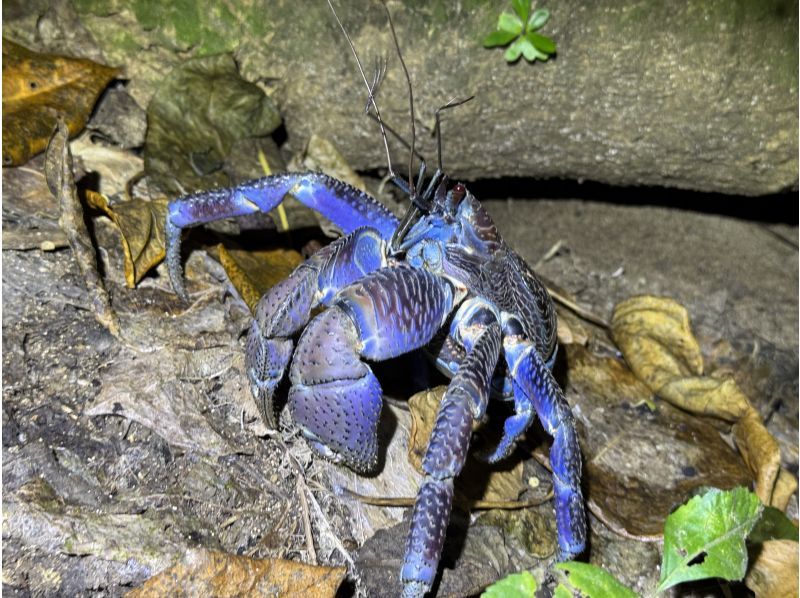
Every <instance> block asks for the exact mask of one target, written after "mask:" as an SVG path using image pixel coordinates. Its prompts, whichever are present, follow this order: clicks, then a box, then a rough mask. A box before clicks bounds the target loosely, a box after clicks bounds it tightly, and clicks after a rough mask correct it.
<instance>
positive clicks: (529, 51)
mask: <svg viewBox="0 0 800 598" xmlns="http://www.w3.org/2000/svg"><path fill="white" fill-rule="evenodd" d="M521 39H522V40H523V41H522V55H523V56H524V57H525V60H527V61H528V62H534V61H535V60H536V59H537V58H538V59H539V60H547V58H548V56H547V54H545V53H544V52H540V51H539V50H537V49H536V47H535V46H534V45H533V44H532V43H531V42H530V40H528V39H527V38H525V37H523V38H521Z"/></svg>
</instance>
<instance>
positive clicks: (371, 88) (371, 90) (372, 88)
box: [328, 0, 413, 178]
mask: <svg viewBox="0 0 800 598" xmlns="http://www.w3.org/2000/svg"><path fill="white" fill-rule="evenodd" d="M328 6H329V7H330V9H331V12H332V13H333V16H334V18H335V19H336V22H337V23H338V24H339V28H340V29H341V30H342V33H343V34H344V38H345V39H346V40H347V43H348V44H350V50H352V52H353V56H354V57H355V59H356V64H358V72H359V73H361V78H362V79H363V80H364V85H366V86H367V94H368V95H367V107H369V105H370V104H372V107H373V108H374V109H375V114H376V115H377V117H378V124H379V125H380V126H381V136H382V137H383V147H384V149H385V150H386V164H387V166H388V168H389V176H391V177H392V178H394V177H395V176H396V175H395V173H394V169H393V168H392V156H391V155H390V154H389V141H388V140H387V138H386V130H385V129H384V127H383V119H382V118H381V111H380V109H379V108H378V104H377V102H376V101H375V93H377V89H378V86H379V85H380V80H381V78H382V75H381V74H380V69H376V73H375V77H374V80H373V83H372V85H370V84H369V81H367V76H366V75H365V74H364V67H363V66H362V65H361V59H360V58H359V57H358V52H356V47H355V45H354V44H353V40H352V39H350V35H348V33H347V29H345V28H344V25H343V24H342V21H341V19H340V18H339V15H338V14H336V9H335V8H333V4H332V3H331V0H328ZM384 6H385V5H384ZM387 10H388V9H387ZM389 24H391V19H390V21H389ZM392 31H394V28H392ZM396 41H397V40H396V39H395V42H396ZM401 60H402V57H401ZM403 68H405V65H403ZM412 145H413V144H412Z"/></svg>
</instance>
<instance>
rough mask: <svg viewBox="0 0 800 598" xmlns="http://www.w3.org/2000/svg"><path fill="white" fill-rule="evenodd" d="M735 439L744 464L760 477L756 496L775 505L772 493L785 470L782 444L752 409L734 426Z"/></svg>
mask: <svg viewBox="0 0 800 598" xmlns="http://www.w3.org/2000/svg"><path fill="white" fill-rule="evenodd" d="M733 438H734V440H735V441H736V446H737V447H738V448H739V452H740V453H741V454H742V458H743V459H744V462H745V463H747V466H748V467H749V468H750V471H752V472H753V473H754V474H755V475H756V494H757V495H758V498H760V499H761V502H762V503H764V504H765V505H769V504H771V502H772V490H773V488H774V486H775V481H776V480H777V479H778V471H780V468H781V452H780V447H779V446H778V442H777V441H776V440H775V439H774V438H773V437H772V434H770V433H769V432H768V431H767V428H766V427H764V422H762V421H761V416H760V415H759V414H758V412H757V411H756V410H755V409H753V408H752V407H751V408H750V409H749V410H748V411H747V413H745V414H744V416H743V417H742V418H741V419H740V420H739V421H737V422H736V423H735V424H733Z"/></svg>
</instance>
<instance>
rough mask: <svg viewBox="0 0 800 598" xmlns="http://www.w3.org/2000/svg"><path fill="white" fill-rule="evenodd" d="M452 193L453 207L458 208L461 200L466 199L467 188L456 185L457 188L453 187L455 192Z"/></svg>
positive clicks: (459, 184)
mask: <svg viewBox="0 0 800 598" xmlns="http://www.w3.org/2000/svg"><path fill="white" fill-rule="evenodd" d="M450 193H452V194H453V195H452V197H453V205H454V206H457V205H458V204H460V203H461V200H462V199H464V196H465V195H466V194H467V188H466V187H464V185H462V184H461V183H456V186H455V187H453V190H452V191H451V192H450Z"/></svg>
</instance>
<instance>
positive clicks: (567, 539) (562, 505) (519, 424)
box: [497, 336, 586, 560]
mask: <svg viewBox="0 0 800 598" xmlns="http://www.w3.org/2000/svg"><path fill="white" fill-rule="evenodd" d="M503 348H504V350H505V355H506V361H507V363H508V368H509V371H510V372H511V377H512V381H513V386H514V400H515V404H516V409H517V415H514V416H513V417H511V418H509V419H508V421H507V422H506V427H505V434H504V437H503V440H502V441H501V443H500V444H501V446H500V447H498V449H497V454H498V455H499V456H502V454H504V453H507V452H508V451H509V450H510V448H511V447H512V446H513V442H514V439H515V438H516V437H517V436H518V435H519V434H521V433H522V432H523V431H524V429H525V428H526V427H527V425H528V423H529V422H530V419H531V418H532V417H533V414H532V410H533V409H535V410H536V413H537V414H538V415H539V419H540V420H541V422H542V425H543V426H544V429H545V430H547V433H548V434H550V435H551V436H552V437H553V445H552V447H551V448H550V465H551V467H552V469H553V494H554V496H555V510H556V528H557V531H558V545H559V558H560V559H561V560H568V559H571V558H573V557H575V556H577V555H578V554H580V553H581V552H582V551H583V549H584V547H585V545H586V515H585V513H584V505H583V495H582V493H581V485H580V482H581V450H580V446H579V444H578V434H577V431H576V429H575V418H574V417H573V415H572V411H571V410H570V407H569V404H568V403H567V401H566V399H565V398H564V393H563V392H562V391H561V388H560V387H559V386H558V383H557V382H556V381H555V378H553V374H552V373H551V371H550V368H549V367H548V366H547V364H546V363H545V362H544V361H543V360H542V358H541V356H540V355H539V353H538V351H537V350H536V347H535V346H534V345H533V344H532V343H530V342H529V341H527V340H523V339H521V338H520V337H509V336H507V337H505V338H504V340H503Z"/></svg>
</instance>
